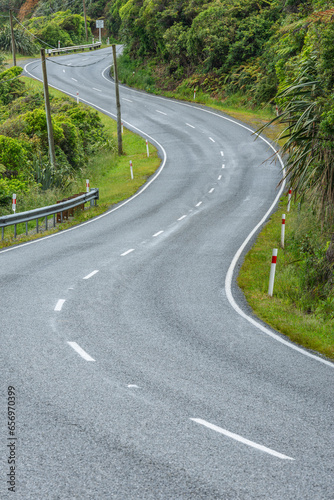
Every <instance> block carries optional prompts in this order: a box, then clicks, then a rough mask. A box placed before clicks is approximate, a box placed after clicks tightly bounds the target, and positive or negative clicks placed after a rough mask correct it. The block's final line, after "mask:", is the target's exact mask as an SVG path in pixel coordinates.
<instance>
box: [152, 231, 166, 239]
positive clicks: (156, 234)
mask: <svg viewBox="0 0 334 500" xmlns="http://www.w3.org/2000/svg"><path fill="white" fill-rule="evenodd" d="M162 233H163V231H158V232H157V233H155V234H154V235H153V236H152V238H155V237H156V236H159V235H160V234H162Z"/></svg>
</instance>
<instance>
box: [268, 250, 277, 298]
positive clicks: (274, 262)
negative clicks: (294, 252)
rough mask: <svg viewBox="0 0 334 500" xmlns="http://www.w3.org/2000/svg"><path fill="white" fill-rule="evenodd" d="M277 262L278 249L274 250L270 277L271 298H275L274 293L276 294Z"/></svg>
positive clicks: (269, 291) (269, 293)
mask: <svg viewBox="0 0 334 500" xmlns="http://www.w3.org/2000/svg"><path fill="white" fill-rule="evenodd" d="M276 262H277V248H274V249H273V255H272V259H271V268H270V276H269V288H268V295H270V297H272V296H273V292H274V281H275V271H276Z"/></svg>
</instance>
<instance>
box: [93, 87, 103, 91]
mask: <svg viewBox="0 0 334 500" xmlns="http://www.w3.org/2000/svg"><path fill="white" fill-rule="evenodd" d="M93 90H96V92H102V90H101V89H96V88H95V87H93Z"/></svg>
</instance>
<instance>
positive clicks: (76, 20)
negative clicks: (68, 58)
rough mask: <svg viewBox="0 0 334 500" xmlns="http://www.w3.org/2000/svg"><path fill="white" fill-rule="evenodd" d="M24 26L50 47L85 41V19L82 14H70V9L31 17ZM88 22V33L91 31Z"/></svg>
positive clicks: (66, 45)
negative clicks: (49, 14)
mask: <svg viewBox="0 0 334 500" xmlns="http://www.w3.org/2000/svg"><path fill="white" fill-rule="evenodd" d="M88 21H89V20H88ZM24 24H25V26H26V28H27V29H28V30H29V31H30V32H31V33H32V34H33V35H34V36H35V37H37V38H39V39H40V40H43V41H44V42H45V43H47V44H48V45H50V46H52V47H58V41H59V42H60V45H61V47H69V46H71V45H79V44H80V43H82V42H84V41H85V21H84V18H83V16H81V15H79V14H72V13H71V11H70V10H67V11H65V12H64V11H59V12H55V13H53V14H52V15H51V16H45V15H43V16H40V17H32V18H31V19H29V20H28V21H25V23H24ZM87 24H88V27H87V29H88V35H89V36H90V37H91V35H92V33H91V30H90V27H89V22H88V23H87Z"/></svg>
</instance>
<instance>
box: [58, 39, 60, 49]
mask: <svg viewBox="0 0 334 500" xmlns="http://www.w3.org/2000/svg"><path fill="white" fill-rule="evenodd" d="M58 49H60V40H58Z"/></svg>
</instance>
